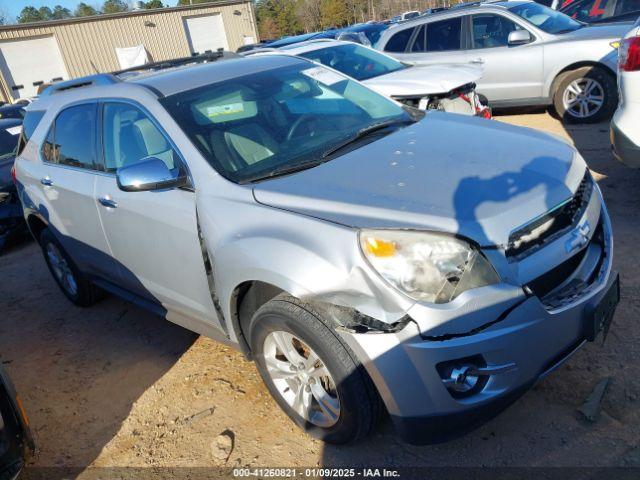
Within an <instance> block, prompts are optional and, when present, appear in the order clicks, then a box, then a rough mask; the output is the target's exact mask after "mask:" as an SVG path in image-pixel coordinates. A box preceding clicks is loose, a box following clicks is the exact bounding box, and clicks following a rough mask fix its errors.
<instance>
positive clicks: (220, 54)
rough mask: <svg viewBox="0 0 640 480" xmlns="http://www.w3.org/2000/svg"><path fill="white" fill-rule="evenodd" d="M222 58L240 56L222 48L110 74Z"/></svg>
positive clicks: (114, 73) (171, 66)
mask: <svg viewBox="0 0 640 480" xmlns="http://www.w3.org/2000/svg"><path fill="white" fill-rule="evenodd" d="M224 58H240V55H238V54H237V53H233V52H228V51H225V50H224V49H222V48H219V49H218V50H216V51H215V52H211V51H206V52H204V53H199V54H194V55H191V56H190V57H181V58H173V59H170V60H160V61H158V62H153V63H146V64H144V65H140V66H138V67H131V68H125V69H124V70H118V71H116V72H112V75H116V76H119V75H123V74H127V73H135V72H143V71H147V70H150V71H156V70H164V69H167V68H173V67H180V66H183V65H189V64H191V63H208V62H214V61H216V60H220V59H224Z"/></svg>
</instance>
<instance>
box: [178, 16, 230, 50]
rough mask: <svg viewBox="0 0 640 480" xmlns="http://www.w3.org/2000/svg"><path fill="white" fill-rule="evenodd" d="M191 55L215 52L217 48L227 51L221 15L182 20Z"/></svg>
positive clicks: (227, 45) (227, 44) (227, 43)
mask: <svg viewBox="0 0 640 480" xmlns="http://www.w3.org/2000/svg"><path fill="white" fill-rule="evenodd" d="M184 29H185V31H186V32H187V39H188V40H189V48H190V49H191V53H204V52H206V51H207V50H210V51H212V52H215V51H216V50H218V49H219V48H224V49H225V50H229V42H228V41H227V33H226V32H225V30H224V24H223V23H222V15H203V16H199V17H187V18H185V19H184Z"/></svg>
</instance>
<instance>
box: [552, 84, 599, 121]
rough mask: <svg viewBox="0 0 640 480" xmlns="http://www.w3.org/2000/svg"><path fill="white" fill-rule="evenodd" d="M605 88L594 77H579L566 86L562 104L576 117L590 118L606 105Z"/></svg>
mask: <svg viewBox="0 0 640 480" xmlns="http://www.w3.org/2000/svg"><path fill="white" fill-rule="evenodd" d="M604 98H605V95H604V88H603V87H602V84H600V82H598V81H597V80H594V79H592V78H578V79H576V80H574V81H573V82H571V83H570V84H569V85H567V87H566V88H565V90H564V92H563V94H562V104H563V106H564V108H565V110H566V112H567V113H568V114H569V115H571V116H573V117H576V118H588V117H591V116H593V115H595V114H596V113H598V111H600V109H601V108H602V106H603V105H604Z"/></svg>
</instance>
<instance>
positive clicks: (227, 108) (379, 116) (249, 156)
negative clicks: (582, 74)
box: [162, 62, 412, 183]
mask: <svg viewBox="0 0 640 480" xmlns="http://www.w3.org/2000/svg"><path fill="white" fill-rule="evenodd" d="M162 103H163V105H164V106H165V108H166V109H167V110H168V112H169V113H170V114H171V115H172V116H173V117H174V118H175V120H176V122H177V123H178V124H179V125H180V127H181V128H182V130H183V131H184V133H185V134H186V135H187V136H188V137H189V138H190V139H191V141H192V142H193V143H194V145H195V146H196V147H197V148H198V149H199V150H200V152H201V153H202V155H203V156H204V157H205V158H206V159H207V160H208V161H209V162H210V163H211V165H212V166H213V167H214V168H215V169H216V170H217V171H218V172H219V173H220V174H221V175H223V176H224V177H226V178H228V179H229V180H231V181H234V182H237V183H245V182H248V181H253V180H258V179H261V178H264V177H268V176H270V175H271V174H272V173H273V172H274V171H279V170H282V169H289V168H295V167H296V166H302V165H307V164H310V162H313V161H318V162H320V161H326V160H328V158H329V157H327V154H328V152H331V151H332V150H333V149H335V148H336V147H337V146H339V145H340V144H343V143H344V142H345V140H346V139H348V138H350V137H354V136H356V135H357V134H358V132H360V131H361V130H363V129H366V128H368V127H370V126H372V125H374V124H380V123H382V122H389V121H390V122H395V121H397V122H398V123H400V122H408V121H410V120H411V119H412V117H411V116H410V115H409V114H408V113H407V112H406V111H405V110H404V109H403V108H402V107H401V106H399V105H397V104H396V103H394V102H392V101H390V100H388V99H386V98H385V97H382V96H381V95H379V94H377V93H375V92H373V91H371V90H369V89H367V88H366V87H364V86H362V85H360V84H359V83H357V82H355V81H353V80H351V79H349V78H347V77H344V76H343V75H340V74H338V73H336V72H333V71H331V70H328V69H326V68H324V67H322V66H316V65H313V64H312V63H310V62H309V63H307V62H301V63H300V64H296V65H291V66H286V67H279V68H275V69H270V70H265V71H261V72H259V73H255V74H251V75H246V76H243V77H239V78H234V79H233V80H232V81H225V82H219V83H214V84H210V85H206V86H204V87H199V88H197V89H194V90H188V91H185V92H182V93H178V94H175V95H172V96H169V97H167V98H165V99H164V100H162ZM325 157H327V158H325Z"/></svg>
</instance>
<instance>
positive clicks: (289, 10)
mask: <svg viewBox="0 0 640 480" xmlns="http://www.w3.org/2000/svg"><path fill="white" fill-rule="evenodd" d="M458 2H459V0H453V1H451V0H256V17H257V20H258V30H259V32H260V38H263V39H271V38H279V37H281V36H284V35H294V34H298V33H304V32H315V31H319V30H324V29H327V28H332V27H338V28H339V27H344V26H346V25H351V24H354V23H360V22H367V21H370V20H383V19H387V18H390V17H392V16H394V15H397V14H399V13H402V12H405V11H408V10H418V11H422V10H425V9H427V8H434V7H441V6H449V5H450V4H451V3H458Z"/></svg>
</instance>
